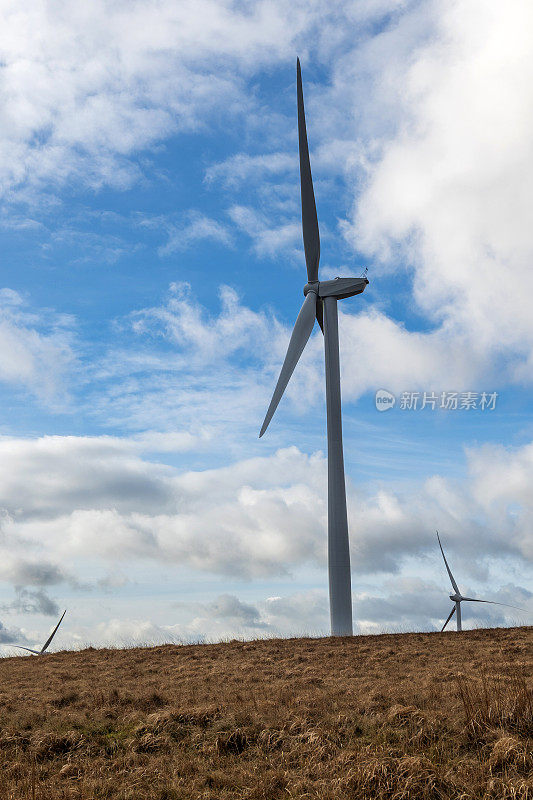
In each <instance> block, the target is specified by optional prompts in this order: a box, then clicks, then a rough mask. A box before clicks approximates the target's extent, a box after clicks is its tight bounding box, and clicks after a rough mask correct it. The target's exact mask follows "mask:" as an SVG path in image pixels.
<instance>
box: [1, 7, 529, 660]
mask: <svg viewBox="0 0 533 800" xmlns="http://www.w3.org/2000/svg"><path fill="white" fill-rule="evenodd" d="M532 22H533V19H532V13H531V9H530V8H528V5H527V4H526V3H525V2H523V1H519V0H515V1H514V2H511V3H510V4H507V5H506V8H505V9H503V8H501V4H498V3H496V2H492V1H491V2H486V0H485V2H483V3H476V2H472V1H471V0H468V2H467V0H460V1H459V2H457V3H455V4H454V5H453V7H443V6H442V4H438V3H433V2H408V0H405V1H404V2H395V1H393V0H365V1H364V2H358V3H350V2H340V3H336V4H333V5H331V4H330V5H328V4H325V3H322V2H311V3H299V2H297V3H290V4H289V3H287V2H285V1H284V0H276V1H275V2H268V3H267V2H262V0H257V2H254V3H252V4H250V5H249V6H247V7H245V8H244V7H242V5H241V4H240V3H237V2H230V0H226V1H225V2H213V0H203V2H201V3H198V2H196V3H187V2H185V3H183V2H180V3H175V2H163V3H154V2H151V0H138V2H136V3H134V4H131V3H130V4H124V3H121V2H113V3H109V2H104V0H102V1H101V2H97V3H94V4H91V7H90V8H87V9H77V8H73V7H69V6H66V5H65V6H56V5H53V6H52V5H51V4H46V3H45V4H38V3H31V2H30V3H29V4H28V5H27V7H25V9H21V8H20V7H19V6H17V5H16V4H12V5H9V4H8V6H7V8H6V13H5V37H4V43H3V44H2V50H3V52H2V57H1V62H2V73H3V75H2V87H3V88H2V96H3V101H2V108H3V112H2V114H3V126H2V128H3V132H2V133H1V134H0V140H1V144H0V192H1V195H0V199H1V209H0V236H1V238H2V254H3V257H2V284H1V286H2V287H3V288H2V291H1V294H0V400H1V404H2V405H1V407H2V414H1V416H0V434H1V438H0V449H1V450H2V457H1V459H0V471H1V473H2V481H1V482H0V484H1V486H2V489H0V510H1V512H2V516H1V521H2V534H3V538H2V540H1V543H0V547H1V548H2V549H3V559H2V560H3V564H4V566H3V567H2V570H1V571H0V580H1V583H0V603H1V608H0V622H1V624H2V628H0V641H2V642H4V643H5V644H6V645H9V643H10V642H14V641H19V642H22V643H24V642H27V643H35V642H37V641H38V640H39V637H41V638H42V637H43V635H44V633H45V631H46V630H47V629H48V627H49V626H50V625H52V623H53V617H54V616H55V614H56V613H57V611H58V610H59V609H60V608H62V607H63V606H65V605H66V606H67V607H68V608H69V616H68V618H66V619H65V624H64V630H62V637H63V639H62V643H63V644H64V645H69V646H75V645H76V644H80V643H81V644H83V643H86V642H94V643H102V642H111V643H120V642H121V641H158V640H165V638H169V637H175V638H184V639H190V638H207V639H209V638H219V637H224V636H232V635H243V636H256V635H275V634H283V635H285V634H289V633H294V632H306V631H307V632H314V633H317V632H324V631H326V630H327V627H328V624H327V618H328V614H327V598H326V594H325V589H326V566H325V544H326V540H325V524H326V516H325V494H326V481H325V461H324V448H325V409H324V381H323V349H322V339H321V334H320V333H319V332H318V331H317V332H315V334H314V335H313V337H312V339H311V341H310V343H309V346H308V347H307V349H306V352H305V354H304V356H303V358H302V361H301V362H300V364H299V365H298V368H297V370H296V372H295V374H294V377H293V380H292V381H291V385H290V387H289V390H288V392H287V394H286V396H285V397H284V399H283V401H282V403H281V405H280V407H279V409H278V411H277V412H276V416H275V418H274V420H273V423H272V424H271V426H270V428H269V431H268V434H267V435H266V436H265V437H264V438H263V439H262V440H261V441H259V440H258V438H257V434H258V430H259V428H260V425H261V422H262V419H263V416H264V413H265V410H266V408H267V406H268V402H269V400H270V396H271V392H272V390H273V387H274V385H275V381H276V378H277V374H278V372H279V368H280V365H281V363H282V360H283V356H284V352H285V349H286V345H287V342H288V337H289V335H290V330H291V327H292V325H293V323H294V320H295V318H296V315H297V313H298V309H299V307H300V304H301V300H302V288H303V285H304V283H305V280H306V277H305V262H304V258H303V248H302V242H301V226H300V209H299V174H298V153H297V131H296V103H295V95H296V90H295V60H296V55H297V54H299V55H300V58H301V60H302V69H303V77H304V92H305V98H306V110H307V120H308V133H309V141H310V150H311V162H312V169H313V176H314V182H315V194H316V199H317V207H318V213H319V220H320V230H321V242H322V248H321V250H322V255H321V277H323V278H330V277H333V276H335V275H337V274H339V275H351V274H355V275H358V274H361V272H362V270H363V269H364V268H365V267H368V269H369V278H370V285H369V287H368V288H367V290H366V292H365V293H364V295H362V296H360V297H357V298H352V299H350V300H347V301H344V302H343V303H342V306H341V311H342V313H341V318H340V330H341V360H342V373H343V401H344V415H345V416H344V429H345V458H346V467H347V475H348V503H349V514H350V528H351V541H352V566H353V588H354V603H355V605H354V613H355V618H356V620H357V622H358V626H359V627H358V630H360V631H363V632H364V631H374V630H381V629H386V630H391V629H419V628H425V629H433V628H436V627H438V625H439V621H441V620H444V619H445V618H446V616H447V614H448V605H449V601H448V600H447V597H446V595H447V593H448V586H447V584H446V576H445V573H444V572H443V565H442V564H441V563H440V561H439V554H438V551H437V549H436V541H435V537H434V530H435V529H436V528H438V529H439V530H440V531H441V532H442V535H443V541H444V543H445V546H446V547H447V549H448V551H449V555H450V561H451V562H452V564H453V565H454V566H455V570H456V572H457V573H458V579H459V583H460V584H461V585H462V586H463V587H464V588H465V589H468V591H469V592H477V593H478V595H479V596H480V597H485V596H488V595H490V597H491V598H493V599H495V600H500V601H501V602H509V603H514V604H516V605H520V606H523V607H526V608H528V609H529V615H528V614H527V613H526V614H522V616H520V617H519V618H517V617H516V616H515V612H509V613H508V612H504V613H502V611H503V609H498V608H497V607H493V608H490V607H484V611H485V610H486V611H487V613H486V615H485V616H484V617H483V619H481V618H479V617H475V618H474V617H470V618H468V616H467V617H466V620H465V622H466V623H467V624H469V625H475V624H489V623H493V624H494V623H497V624H503V623H509V622H513V621H515V620H517V619H518V621H520V622H522V623H525V622H527V621H528V620H530V615H531V610H532V609H533V605H532V602H533V601H532V595H531V563H532V559H533V538H532V534H531V523H532V522H533V506H532V502H531V496H532V495H531V491H530V487H531V483H532V481H533V431H532V425H531V421H530V420H531V410H532V403H531V376H532V370H533V323H532V318H531V314H530V311H529V306H530V297H531V291H532V290H533V277H532V272H531V269H530V264H531V256H532V255H533V237H532V234H531V226H530V219H529V207H530V203H531V200H532V199H533V198H531V197H530V194H531V185H533V183H532V182H531V181H530V180H529V178H530V177H531V175H532V173H533V159H532V156H531V150H530V146H529V143H530V141H531V135H532V134H533V114H532V113H531V103H530V102H529V101H530V92H531V90H530V85H531V81H530V80H528V78H527V76H528V75H529V76H530V75H531V72H532V71H533V59H532V58H531V54H530V48H529V46H528V41H529V40H528V38H527V36H526V35H525V32H527V30H531V24H532ZM378 389H386V390H389V391H391V392H393V393H394V394H395V395H396V396H397V397H398V402H397V404H396V406H395V407H394V408H393V409H391V410H389V411H387V412H385V413H379V412H377V410H376V406H375V400H374V398H375V392H376V391H377V390H378ZM404 391H408V392H411V391H416V392H421V393H422V392H424V391H427V392H429V391H435V392H451V391H458V392H464V391H471V392H476V393H478V395H480V394H481V392H483V391H486V392H497V393H498V398H497V402H496V407H495V409H494V410H485V411H481V410H480V409H475V410H474V409H472V410H469V411H465V410H459V409H458V410H455V411H448V412H443V411H439V410H434V411H433V410H428V409H426V410H423V411H422V410H417V411H408V410H402V409H401V408H400V407H399V397H400V394H401V392H404ZM459 576H460V577H459ZM421 595H423V596H424V597H425V598H426V603H425V604H424V606H423V610H422V609H421V604H420V597H421ZM59 644H61V643H60V642H58V646H59ZM6 652H8V650H7V649H6Z"/></svg>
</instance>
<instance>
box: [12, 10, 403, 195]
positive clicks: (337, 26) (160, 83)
mask: <svg viewBox="0 0 533 800" xmlns="http://www.w3.org/2000/svg"><path fill="white" fill-rule="evenodd" d="M397 5H398V4H397V2H393V0H391V2H378V3H376V2H365V3H357V4H355V3H348V4H346V7H342V6H341V7H338V6H336V7H334V8H330V7H329V6H328V4H326V3H324V2H323V0H314V1H313V2H305V3H304V2H300V0H298V2H296V3H291V4H290V5H287V3H285V2H282V0H275V2H270V0H269V1H268V2H267V1H266V0H259V2H256V3H254V4H253V6H252V7H250V8H243V7H242V5H241V4H240V3H238V2H236V1H234V0H227V2H226V1H225V2H218V0H201V2H198V0H194V2H193V0H186V1H185V2H180V3H174V2H163V3H161V2H155V0H138V2H136V3H134V4H133V5H132V4H131V3H127V4H125V3H112V2H108V0H98V2H94V3H91V4H90V5H88V6H85V7H83V8H81V7H79V6H73V5H71V4H68V3H61V4H59V5H57V4H55V5H54V6H53V8H52V7H51V6H50V4H49V3H46V2H45V3H44V4H43V3H39V2H37V1H36V0H30V2H28V3H26V4H25V6H24V8H21V7H20V5H18V4H16V3H8V4H7V6H6V7H5V9H4V15H3V31H4V37H3V43H2V47H1V58H2V65H3V66H2V72H3V89H2V104H1V105H2V126H1V131H2V134H1V145H2V146H1V152H2V153H3V156H2V158H1V159H0V185H1V186H2V187H3V191H4V193H6V192H9V191H10V190H12V189H14V188H15V187H20V186H24V185H25V184H26V185H27V184H28V183H30V184H32V185H33V186H39V185H40V184H43V183H44V182H49V183H50V184H52V185H54V184H55V185H59V184H61V183H62V182H64V181H69V180H72V179H73V178H74V179H77V180H79V181H80V183H81V184H82V185H87V184H88V185H92V186H94V187H98V186H101V185H102V184H111V185H113V186H116V187H124V186H127V185H129V184H131V182H132V181H133V180H135V179H136V178H137V177H138V175H139V167H138V165H137V163H136V162H135V161H134V160H133V159H131V158H130V156H131V155H132V154H134V153H135V152H136V151H139V150H142V149H144V148H147V147H149V146H151V145H153V144H154V143H155V142H157V141H159V140H161V139H163V138H165V137H167V136H168V135H169V134H171V133H174V132H176V131H191V130H196V129H198V127H201V126H203V125H205V124H206V121H207V119H208V118H209V117H210V116H211V115H213V114H215V113H219V114H223V115H224V117H225V119H226V120H228V118H231V116H232V115H233V116H234V115H236V114H243V113H244V114H245V113H246V112H247V111H249V109H250V106H251V105H253V100H250V95H249V93H245V92H244V91H243V76H244V75H251V74H254V73H255V72H257V70H259V69H261V68H264V67H266V66H272V65H274V64H276V63H278V62H279V61H280V60H284V59H290V60H291V61H292V60H293V58H294V53H295V52H296V50H297V49H298V43H300V46H301V45H302V44H303V43H305V42H306V41H307V42H308V41H309V40H310V39H311V38H312V37H313V36H314V34H315V33H316V32H318V33H319V39H318V43H319V46H320V50H321V51H322V52H323V53H324V55H326V54H327V53H331V52H332V51H334V49H335V47H337V46H338V45H339V42H340V40H341V39H342V38H346V36H347V35H348V34H347V30H346V24H347V23H348V24H349V23H351V24H352V25H353V24H355V23H356V22H359V23H361V22H363V23H364V22H366V21H368V20H374V19H376V18H379V17H381V16H383V15H386V14H387V13H388V12H390V10H391V9H394V8H395V7H396V6H397ZM343 23H344V24H343Z"/></svg>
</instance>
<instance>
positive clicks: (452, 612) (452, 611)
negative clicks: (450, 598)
mask: <svg viewBox="0 0 533 800" xmlns="http://www.w3.org/2000/svg"><path fill="white" fill-rule="evenodd" d="M454 614H455V606H454V607H453V608H452V610H451V611H450V616H449V617H448V619H447V620H446V622H445V623H444V625H443V626H442V628H441V629H440V632H441V633H442V631H443V630H444V628H445V627H446V625H447V624H448V622H449V621H450V620H451V618H452V617H453V615H454Z"/></svg>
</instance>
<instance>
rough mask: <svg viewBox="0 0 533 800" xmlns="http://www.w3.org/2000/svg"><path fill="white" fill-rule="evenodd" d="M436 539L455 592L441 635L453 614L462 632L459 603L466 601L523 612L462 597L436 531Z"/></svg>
mask: <svg viewBox="0 0 533 800" xmlns="http://www.w3.org/2000/svg"><path fill="white" fill-rule="evenodd" d="M437 539H438V540H439V547H440V551H441V553H442V557H443V559H444V563H445V564H446V569H447V570H448V575H449V576H450V580H451V582H452V586H453V590H454V592H455V594H451V595H450V600H453V602H454V603H455V605H454V607H453V608H452V610H451V611H450V614H449V616H448V619H447V620H446V622H445V623H444V625H443V626H442V628H441V631H440V632H441V633H442V631H443V630H444V628H445V627H446V625H447V624H448V622H449V621H450V620H451V618H452V617H453V615H454V614H457V630H458V631H462V630H463V627H462V625H461V603H462V602H463V600H466V601H467V602H468V603H490V604H491V605H493V606H505V607H506V608H516V610H517V611H524V609H523V608H518V606H510V605H507V603H496V602H495V601H494V600H478V599H477V598H476V597H463V596H462V594H461V592H460V591H459V587H458V586H457V584H456V582H455V578H454V577H453V575H452V571H451V569H450V567H449V565H448V562H447V561H446V556H445V555H444V550H443V549H442V545H441V543H440V536H439V532H438V531H437Z"/></svg>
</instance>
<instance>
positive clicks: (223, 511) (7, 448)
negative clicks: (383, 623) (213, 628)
mask: <svg viewBox="0 0 533 800" xmlns="http://www.w3.org/2000/svg"><path fill="white" fill-rule="evenodd" d="M531 452H533V445H528V446H525V447H522V448H516V449H514V450H510V449H506V448H503V447H494V446H493V447H491V449H490V453H489V459H488V460H489V461H490V467H489V468H487V469H485V466H486V464H487V452H486V451H485V449H484V448H483V447H481V448H479V449H476V450H471V451H470V452H469V453H468V474H469V477H468V479H467V480H463V481H455V480H452V479H447V478H444V477H441V476H433V477H430V478H428V479H426V480H424V481H422V482H421V483H420V484H418V485H416V486H415V487H412V486H407V487H402V486H397V487H394V486H393V485H389V486H387V487H385V486H382V487H380V488H378V489H377V491H375V492H373V493H370V494H368V493H366V494H363V493H362V492H359V491H357V490H356V489H355V488H354V487H353V486H351V485H350V484H349V486H348V507H349V517H350V530H351V547H352V569H353V572H354V574H357V575H363V574H364V575H371V574H375V575H379V574H383V573H397V572H399V571H400V570H401V569H402V568H403V565H404V564H405V562H406V559H408V558H414V559H422V563H423V560H424V559H427V557H428V555H431V557H434V556H435V553H436V543H435V540H434V534H433V531H434V530H435V527H437V526H438V528H439V530H440V531H441V532H442V536H443V541H444V544H445V547H446V549H447V552H448V555H449V557H450V559H451V560H452V561H453V559H454V557H455V558H457V559H460V564H461V574H460V575H458V576H457V580H458V582H459V584H460V585H463V584H462V582H463V581H467V580H469V579H472V578H475V579H477V580H483V581H486V580H487V579H488V578H489V577H490V576H491V575H498V568H499V567H502V565H504V564H505V563H506V562H509V560H511V561H513V563H515V564H516V565H520V564H522V565H523V566H524V567H526V568H527V566H528V565H530V564H531V557H532V539H531V530H533V505H532V503H531V497H530V494H529V493H528V492H527V491H526V489H525V488H524V487H527V486H528V485H530V484H531V481H532V480H533V459H532V458H531ZM0 456H1V457H0V465H4V469H3V471H2V468H1V467H0V506H1V507H3V508H4V509H5V512H6V516H5V519H4V524H3V530H4V539H3V544H2V546H1V547H2V550H3V553H4V555H3V559H2V564H3V567H2V570H1V573H0V577H1V579H2V580H3V581H6V582H9V583H11V584H12V585H14V586H21V587H27V586H32V587H36V588H42V587H45V586H52V585H58V584H60V583H68V584H70V585H73V586H76V581H77V578H76V573H77V571H78V570H79V569H80V568H81V567H82V566H83V565H86V564H87V563H89V562H90V563H92V564H94V565H99V566H98V569H104V570H105V571H106V572H108V573H109V574H111V573H113V571H114V570H116V569H117V568H120V571H121V574H123V573H124V569H125V565H127V564H128V563H135V562H138V561H139V560H142V561H143V562H152V563H153V564H167V565H170V564H175V565H180V566H187V567H189V568H192V569H195V570H199V571H203V572H207V573H212V574H217V575H225V576H231V577H242V578H269V577H270V578H272V577H276V576H284V575H288V574H290V573H291V572H293V571H294V570H297V569H301V568H303V567H305V566H306V565H307V566H314V567H318V568H320V569H323V568H324V567H325V563H326V502H325V501H326V498H325V489H326V463H325V459H324V457H323V455H322V454H321V453H317V454H315V455H312V456H308V455H306V454H303V453H301V452H300V451H299V450H298V449H297V448H294V447H291V448H287V449H284V450H279V451H277V452H276V453H274V454H273V455H271V456H266V457H261V458H252V459H247V460H244V461H237V462H235V463H233V464H231V465H229V466H226V467H221V468H215V469H210V470H204V471H191V470H188V471H180V470H178V469H176V468H175V467H170V466H167V465H163V464H161V463H158V462H156V461H150V460H148V459H147V458H143V457H142V456H141V455H140V454H139V453H138V452H137V453H136V452H135V450H133V449H132V446H131V442H130V441H128V440H127V439H125V440H123V441H121V440H118V439H111V440H110V439H108V438H106V437H93V438H89V437H80V438H77V437H44V438H42V439H38V440H12V439H8V440H5V439H4V440H0ZM504 473H505V475H506V476H507V477H506V479H505V480H504V481H503V482H502V484H501V485H500V486H497V483H498V480H499V476H501V475H503V474H504ZM29 478H31V480H30V481H29V483H30V485H31V491H29V490H26V489H25V487H26V486H27V485H28V479H29ZM64 563H68V564H69V571H67V570H65V568H64V567H60V566H58V565H59V564H64ZM496 588H497V587H496ZM225 608H226V607H225ZM226 611H227V608H226ZM210 613H212V614H214V613H215V611H214V610H213V609H211V612H210ZM220 613H222V612H220ZM235 613H237V612H235ZM239 613H242V609H241V610H240V611H239ZM249 613H252V612H251V611H249Z"/></svg>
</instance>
